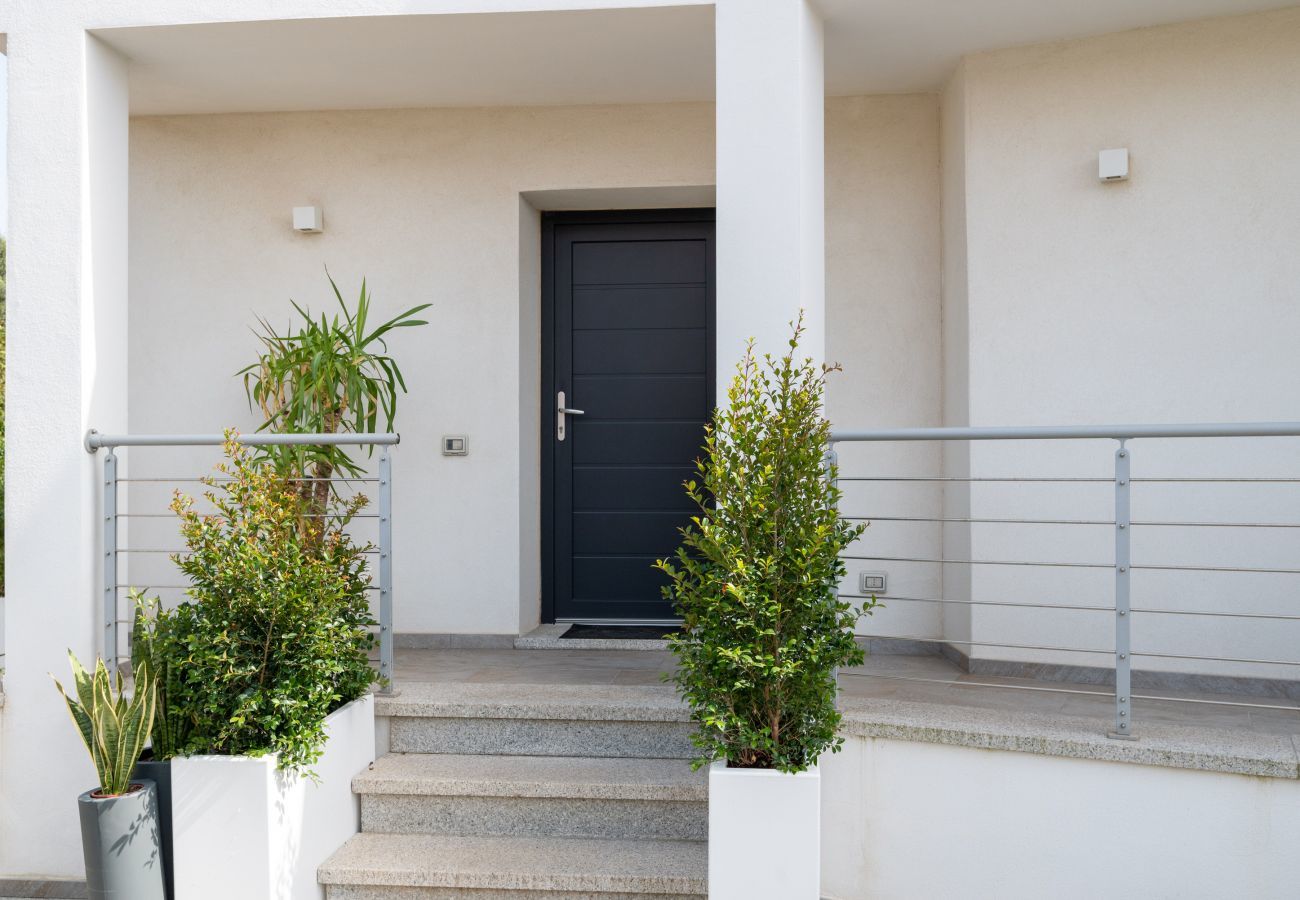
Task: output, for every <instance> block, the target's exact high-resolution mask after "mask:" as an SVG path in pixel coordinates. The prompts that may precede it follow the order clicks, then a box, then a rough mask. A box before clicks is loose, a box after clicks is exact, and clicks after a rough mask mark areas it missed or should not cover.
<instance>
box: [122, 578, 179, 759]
mask: <svg viewBox="0 0 1300 900" xmlns="http://www.w3.org/2000/svg"><path fill="white" fill-rule="evenodd" d="M131 602H132V605H133V607H134V608H135V623H134V625H133V626H132V628H131V659H132V660H133V662H134V664H135V666H136V668H137V669H138V668H140V667H141V666H147V667H148V670H149V672H150V673H151V674H152V675H153V682H154V693H155V694H156V696H157V701H156V709H155V712H154V720H153V731H152V737H153V757H154V759H158V760H164V759H171V758H172V757H173V756H175V755H176V754H177V753H178V752H180V749H181V748H182V747H184V746H185V743H186V740H187V739H188V737H189V733H190V728H191V724H192V720H191V719H190V718H189V717H188V716H186V714H185V710H184V709H183V708H182V704H181V703H178V702H177V701H178V699H179V698H180V697H181V695H182V688H183V683H182V677H181V676H182V672H181V666H182V660H183V659H184V657H185V655H186V653H187V648H186V647H185V646H184V645H183V642H182V637H183V635H182V634H181V633H180V631H179V629H178V628H177V627H176V625H175V624H174V623H175V621H176V616H175V615H174V614H173V613H172V612H171V611H170V610H167V609H164V608H163V606H162V603H161V602H160V601H159V600H158V598H156V597H155V598H153V599H148V598H146V597H145V596H144V594H143V593H142V592H140V591H136V590H132V591H131Z"/></svg>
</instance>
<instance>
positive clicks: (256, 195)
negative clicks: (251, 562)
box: [130, 95, 939, 634]
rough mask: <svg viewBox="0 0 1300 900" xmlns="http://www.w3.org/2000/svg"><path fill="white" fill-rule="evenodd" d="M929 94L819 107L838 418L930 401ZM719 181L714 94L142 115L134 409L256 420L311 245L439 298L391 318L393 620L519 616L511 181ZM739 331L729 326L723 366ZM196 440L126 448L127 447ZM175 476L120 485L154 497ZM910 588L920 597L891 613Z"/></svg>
mask: <svg viewBox="0 0 1300 900" xmlns="http://www.w3.org/2000/svg"><path fill="white" fill-rule="evenodd" d="M937 116H938V105H937V101H936V99H935V98H934V97H933V96H928V95H908V96H898V97H880V98H845V99H836V100H832V101H830V104H829V107H828V112H827V126H828V127H827V146H828V161H827V166H828V178H829V186H830V187H829V190H828V208H827V234H828V250H827V265H828V273H827V280H828V300H827V306H828V315H829V316H830V317H831V319H832V321H833V322H834V326H835V327H834V328H833V329H832V334H833V338H832V339H831V340H830V341H829V342H828V351H829V353H830V355H831V356H832V357H833V358H835V359H837V360H839V361H840V362H842V363H843V364H844V365H845V369H846V371H845V373H844V374H843V375H840V376H836V378H835V379H834V380H833V382H832V387H831V393H830V398H829V407H830V412H831V415H832V417H833V418H836V419H837V420H839V419H842V420H843V421H845V422H846V423H859V424H862V423H873V424H882V425H883V424H886V423H891V422H900V421H902V422H908V423H915V424H934V423H936V422H937V421H938V403H939V375H938V372H939V368H938V346H939V342H938V328H939V313H938V302H939V298H938V240H939V238H938V182H937V179H938V147H937V128H938V120H937ZM712 182H713V107H712V105H711V104H667V105H650V106H626V107H601V108H582V107H566V108H536V109H469V110H393V111H358V112H330V113H289V114H263V115H244V116H192V117H166V118H137V119H134V120H133V121H132V128H131V185H132V187H131V222H132V224H131V241H130V262H131V265H130V270H131V319H130V325H131V337H130V359H131V405H130V407H131V408H130V413H131V421H130V427H131V430H132V431H137V432H150V431H173V432H175V431H211V430H213V429H219V428H221V427H222V426H224V425H226V424H236V425H239V426H242V427H244V428H249V427H252V426H253V425H254V424H255V420H254V419H253V418H252V417H251V416H250V415H249V413H248V411H247V407H246V404H245V401H244V395H243V388H242V386H241V385H240V384H239V382H238V381H237V380H236V379H235V378H234V377H233V373H234V372H235V371H236V370H238V369H239V368H240V367H241V366H242V365H243V364H245V362H246V361H247V360H249V358H250V356H251V354H253V353H254V352H255V351H256V343H255V340H254V338H253V336H252V335H251V334H250V332H249V326H250V325H251V324H252V323H253V322H254V317H255V316H257V315H266V316H271V317H272V320H273V321H274V322H276V323H277V324H278V325H280V326H284V325H286V324H287V323H288V321H289V316H288V309H289V307H288V298H289V297H293V298H294V299H296V300H298V301H299V302H306V303H308V304H310V305H311V306H312V308H313V309H318V310H320V309H327V308H328V305H327V304H328V302H332V301H330V298H329V295H328V285H327V284H326V282H325V278H324V272H323V269H322V267H323V266H324V265H326V264H328V265H329V266H330V271H331V272H332V273H333V274H334V276H335V277H336V279H337V280H338V281H339V283H340V286H341V288H342V289H343V290H344V292H345V294H353V295H354V294H355V291H356V289H357V287H358V285H359V283H360V278H361V277H362V276H363V275H365V276H366V277H367V278H368V279H369V287H370V288H371V290H372V291H373V292H374V294H375V302H376V305H377V313H376V314H380V313H392V312H395V311H397V310H399V309H402V308H405V307H406V306H408V305H412V304H415V303H420V302H425V301H432V302H433V303H434V308H433V309H432V310H430V311H429V314H428V315H429V318H430V319H431V323H432V324H431V325H430V326H429V327H426V328H423V329H419V330H412V331H406V332H403V333H400V334H398V335H397V336H396V337H395V338H394V340H393V343H392V348H393V352H394V354H395V355H396V356H397V358H398V359H399V360H400V361H401V363H402V366H403V370H404V372H405V375H406V378H407V383H408V385H409V386H410V388H411V393H410V394H409V395H407V396H405V397H403V398H402V405H401V408H400V412H399V429H400V430H401V432H402V435H403V440H402V444H401V446H400V447H398V448H397V450H396V451H395V453H394V473H395V475H394V483H395V497H394V503H395V510H394V536H395V541H396V547H395V556H394V574H395V579H396V585H395V599H396V613H395V620H396V627H397V629H398V631H399V632H435V633H444V632H471V633H495V634H514V633H517V632H518V631H519V630H521V629H525V630H526V629H527V628H529V627H531V626H532V625H533V624H535V623H536V621H537V615H538V603H537V589H538V588H537V569H536V566H537V562H536V560H537V549H536V547H537V544H536V541H537V537H536V535H537V523H536V519H537V496H536V491H537V483H538V475H537V464H538V463H537V457H536V446H537V438H536V435H537V425H536V423H537V415H538V412H537V410H536V409H535V408H534V407H535V406H536V403H537V382H536V379H537V366H538V358H537V351H536V348H537V342H538V337H537V334H538V332H537V328H538V319H537V316H536V303H537V278H538V274H537V273H538V268H537V266H538V261H537V254H538V250H537V246H538V245H537V231H536V228H537V224H536V209H535V208H534V206H533V205H532V204H530V203H528V202H527V200H523V199H521V194H527V195H528V197H529V198H534V199H536V202H537V203H539V204H543V205H544V204H545V201H546V199H547V198H552V199H553V198H555V197H557V196H561V195H558V194H546V193H538V192H556V191H568V193H566V194H564V195H562V196H563V197H564V198H565V199H566V200H572V199H573V198H575V197H580V196H581V193H580V190H581V189H588V188H589V189H596V188H655V187H656V186H658V187H678V186H693V185H710V184H712ZM575 189H576V190H575ZM691 195H692V196H693V195H705V196H707V192H700V191H694V192H691ZM634 196H637V197H640V198H642V200H641V202H645V198H648V197H655V196H660V197H663V198H664V199H665V200H666V201H673V202H676V199H677V198H679V197H680V196H683V195H682V194H680V193H675V192H670V191H664V192H660V193H659V194H655V193H654V192H653V191H652V192H650V193H644V192H642V193H640V194H638V195H634ZM538 198H540V199H538ZM613 199H618V198H617V197H615V198H613ZM309 203H314V204H319V205H321V206H322V207H323V209H324V215H325V231H324V233H323V234H319V235H299V234H296V233H294V232H293V231H292V230H291V229H290V228H289V225H288V216H289V210H290V208H291V207H292V206H294V205H302V204H309ZM740 349H741V347H740V346H739V342H737V346H736V347H733V348H721V350H720V360H721V361H722V362H720V368H722V367H723V366H725V365H727V364H728V363H726V362H725V360H726V358H727V355H728V354H729V353H730V354H732V355H738V354H739V352H740ZM442 434H466V435H468V437H469V448H470V453H469V456H468V457H465V458H447V457H442V456H441V455H439V453H438V439H439V437H440V436H441V435H442ZM211 458H212V456H211V454H210V453H207V452H197V451H159V452H157V453H153V452H151V453H149V454H145V453H142V452H139V451H137V452H136V453H135V455H134V456H133V458H132V466H133V469H132V472H133V474H135V475H144V474H148V473H149V472H150V471H152V472H165V473H175V472H181V471H185V470H187V469H194V470H198V469H200V468H203V467H205V466H206V465H207V461H208V460H210V459H211ZM889 462H890V464H893V463H894V462H898V463H899V464H906V465H912V466H918V467H919V466H921V465H922V464H923V461H914V460H912V458H911V457H910V456H904V457H902V458H899V457H897V456H895V457H893V458H891V459H889ZM167 491H168V489H167V488H165V487H161V486H157V487H150V486H138V487H136V488H134V489H133V491H132V499H133V502H134V503H135V504H136V508H137V509H138V510H140V511H145V510H146V509H158V508H161V507H162V505H163V504H164V503H165V500H166V494H167ZM936 498H937V495H930V501H931V502H937V499H936ZM899 499H900V501H905V500H907V499H908V498H907V497H902V498H899ZM170 527H171V526H170V524H169V523H167V522H166V521H165V520H163V521H155V522H148V521H144V520H134V521H133V524H132V529H133V530H132V539H131V540H132V543H133V544H134V545H135V546H139V547H145V546H150V547H155V546H156V547H162V546H174V545H175V539H174V538H172V537H170V535H169V533H168V529H170ZM898 539H899V540H901V541H904V542H905V543H906V544H907V546H909V547H911V548H912V549H916V545H917V541H918V540H919V541H924V540H926V539H927V538H926V537H925V536H924V533H922V536H921V537H919V538H918V537H917V536H916V535H915V534H912V535H910V536H909V535H903V536H901V537H899V538H898ZM934 549H935V548H934V547H933V546H931V547H930V548H929V550H928V551H927V552H932V551H933V550H934ZM132 565H133V569H132V574H131V579H132V581H134V582H137V583H140V584H159V583H168V582H172V583H174V582H175V576H174V575H171V574H170V571H169V568H168V564H167V563H166V562H165V561H164V560H163V559H162V558H160V557H152V558H145V557H141V558H139V559H133V561H132ZM916 589H917V590H926V589H930V588H927V587H924V586H918V587H917V588H916ZM918 613H920V614H921V615H927V614H930V613H931V611H927V610H919V611H918V610H904V609H901V608H900V609H899V610H897V611H895V610H890V611H888V612H887V613H882V614H881V616H882V619H883V620H884V624H886V625H888V624H889V623H888V617H889V616H895V615H912V616H915V615H917V614H918ZM870 627H876V628H878V627H881V622H880V621H877V622H875V623H871V624H870ZM898 627H899V629H900V631H899V633H903V632H902V631H901V629H902V628H927V629H928V628H930V627H931V622H929V621H926V622H922V623H912V622H904V623H902V624H900V625H899V626H898ZM927 633H928V632H927Z"/></svg>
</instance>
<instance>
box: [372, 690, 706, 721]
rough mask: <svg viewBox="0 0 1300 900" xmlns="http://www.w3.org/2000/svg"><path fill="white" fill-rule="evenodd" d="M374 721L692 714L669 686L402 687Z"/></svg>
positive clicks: (382, 703) (381, 702) (381, 704)
mask: <svg viewBox="0 0 1300 900" xmlns="http://www.w3.org/2000/svg"><path fill="white" fill-rule="evenodd" d="M375 715H377V716H397V717H415V718H444V719H526V720H527V719H536V720H554V721H585V722H646V723H665V722H666V723H676V722H689V721H690V720H691V716H690V710H689V709H688V708H687V707H686V705H685V704H684V703H682V702H681V700H680V699H679V698H678V696H677V691H676V689H675V688H672V687H670V686H667V685H663V686H661V685H572V684H563V685H557V684H486V683H483V684H480V683H472V684H466V683H433V682H403V683H401V684H399V685H398V686H397V689H396V691H395V692H394V693H393V694H389V695H377V696H376V698H375Z"/></svg>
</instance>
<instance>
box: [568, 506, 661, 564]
mask: <svg viewBox="0 0 1300 900" xmlns="http://www.w3.org/2000/svg"><path fill="white" fill-rule="evenodd" d="M685 519H686V517H685V516H683V515H682V514H681V513H680V512H677V511H672V512H643V513H640V514H639V515H636V516H621V515H619V514H618V513H609V512H575V513H574V514H573V553H574V555H575V556H583V555H588V554H608V553H613V554H623V555H639V554H654V555H659V556H665V555H667V554H669V553H672V552H673V551H674V550H675V549H677V545H678V544H680V543H681V533H680V531H679V529H680V528H681V527H682V526H683V525H685V524H686V521H685Z"/></svg>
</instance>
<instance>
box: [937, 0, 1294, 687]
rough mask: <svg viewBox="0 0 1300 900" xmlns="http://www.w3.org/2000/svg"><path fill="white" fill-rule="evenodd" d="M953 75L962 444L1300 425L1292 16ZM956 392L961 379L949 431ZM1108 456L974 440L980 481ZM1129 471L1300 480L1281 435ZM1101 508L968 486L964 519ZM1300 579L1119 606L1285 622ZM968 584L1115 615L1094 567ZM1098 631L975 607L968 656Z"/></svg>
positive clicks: (1185, 629) (988, 554)
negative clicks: (962, 249) (1106, 427)
mask: <svg viewBox="0 0 1300 900" xmlns="http://www.w3.org/2000/svg"><path fill="white" fill-rule="evenodd" d="M962 78H963V83H962V84H960V85H957V86H956V87H955V88H953V89H950V90H949V92H948V93H947V94H946V95H945V98H946V100H947V102H948V104H949V107H950V109H949V115H948V116H946V118H945V121H947V120H948V119H949V118H951V119H957V118H958V114H957V112H956V108H957V106H958V105H963V106H964V112H963V113H961V118H963V119H964V123H965V125H964V127H965V134H964V137H963V140H964V152H965V165H964V177H965V184H964V196H956V195H955V194H954V192H960V191H961V190H962V188H961V186H960V185H958V184H956V183H955V181H949V182H947V183H946V186H947V187H948V188H949V191H948V193H947V195H946V196H947V197H953V198H954V199H956V200H958V201H960V202H962V203H964V208H965V216H966V226H967V227H966V249H967V251H968V258H967V261H966V265H967V267H968V275H969V279H968V285H967V288H968V290H967V297H966V304H965V306H964V307H963V305H962V303H961V297H960V293H959V292H958V289H954V290H953V291H952V292H951V293H949V294H948V299H949V300H952V301H955V302H954V303H953V304H952V305H950V307H949V308H950V311H952V312H953V313H956V314H958V315H960V314H965V315H966V316H967V317H968V320H969V356H970V360H969V386H968V397H969V410H970V421H971V423H972V424H980V425H1002V424H1074V423H1101V422H1215V421H1258V420H1278V419H1296V418H1300V415H1298V414H1297V406H1296V396H1297V392H1298V389H1300V358H1298V357H1297V356H1296V353H1295V350H1294V341H1293V339H1292V336H1293V335H1294V334H1295V333H1296V331H1297V328H1298V327H1300V302H1297V301H1300V256H1297V254H1296V253H1295V248H1296V246H1297V241H1298V239H1300V168H1298V167H1297V166H1296V164H1295V161H1296V159H1297V158H1300V90H1297V89H1296V85H1297V84H1300V10H1296V9H1291V10H1285V11H1282V12H1278V13H1271V14H1263V15H1257V16H1249V17H1241V18H1233V19H1222V20H1214V21H1208V22H1200V23H1192V24H1186V25H1177V26H1170V27H1165V28H1154V29H1146V30H1141V31H1133V32H1127V33H1123V34H1117V35H1111V36H1107V37H1102V38H1096V39H1092V40H1085V41H1077V42H1069V43H1061V44H1050V45H1042V46H1037V47H1031V48H1026V49H1018V50H1009V51H1003V52H997V53H991V54H986V55H979V56H974V57H970V58H968V59H967V60H966V62H965V66H964V70H963V73H962ZM1107 147H1127V148H1129V149H1130V152H1131V159H1132V177H1131V179H1130V180H1129V181H1127V182H1121V183H1113V184H1103V183H1099V182H1098V180H1097V172H1096V166H1097V162H1096V160H1097V152H1098V151H1099V150H1101V149H1103V148H1107ZM955 246H956V242H955V239H954V236H953V235H948V239H947V241H946V243H945V247H946V248H953V247H955ZM949 262H954V263H955V260H951V259H950V260H949ZM949 361H950V362H951V361H952V354H951V353H950V354H949ZM961 394H962V391H961V386H960V384H959V383H958V382H957V380H956V379H955V377H953V376H952V374H951V373H950V389H949V395H948V400H949V409H950V410H951V411H955V410H956V409H957V408H958V405H959V404H960V402H961ZM1114 449H1115V445H1114V443H1113V442H1092V443H1089V444H1087V445H1073V446H1067V445H1059V444H1058V445H1042V444H1040V445H1036V446H1032V445H1031V446H1027V445H1025V444H1020V445H1014V446H1010V447H1007V446H998V445H994V444H992V443H983V444H980V445H978V446H976V447H975V448H974V449H973V450H972V473H973V474H976V475H1005V474H1038V475H1060V474H1067V475H1103V476H1108V475H1110V474H1111V473H1112V472H1113V468H1112V467H1113V459H1112V457H1113V453H1114ZM1131 450H1132V454H1133V456H1132V458H1133V473H1134V476H1135V477H1141V476H1143V475H1147V476H1151V475H1175V476H1177V475H1182V476H1191V475H1246V476H1250V475H1256V476H1262V475H1291V476H1294V475H1296V474H1298V473H1300V441H1297V440H1293V439H1265V440H1255V441H1220V442H1217V443H1216V442H1212V441H1195V442H1183V443H1177V442H1171V441H1163V442H1161V441H1139V442H1136V443H1135V444H1133V445H1132V446H1131ZM1296 490H1297V488H1296V487H1294V486H1281V487H1268V486H1262V487H1261V486H1241V485H1236V486H1222V485H1220V486H1216V487H1205V488H1195V487H1192V488H1188V487H1186V486H1158V485H1142V484H1137V485H1135V488H1134V501H1133V503H1134V506H1133V517H1134V519H1200V520H1210V521H1215V520H1218V521H1247V522H1270V521H1283V522H1285V521H1291V522H1294V521H1297V520H1298V519H1300V517H1297V515H1296V510H1297V508H1300V507H1298V506H1297V496H1296ZM1112 493H1113V492H1112V490H1111V489H1110V488H1109V487H1108V486H1106V485H1093V486H1078V487H1074V488H1071V487H1050V486H1007V485H976V486H975V488H974V490H973V504H974V505H973V511H974V514H975V515H983V516H1018V515H1019V516H1025V515H1030V516H1033V515H1038V516H1043V515H1047V516H1051V517H1061V518H1107V517H1109V515H1110V512H1111V502H1112ZM973 541H974V546H973V547H972V550H971V553H972V555H973V556H974V557H975V558H984V559H1045V560H1052V559H1056V560H1069V561H1084V562H1087V561H1093V562H1095V561H1101V562H1108V561H1109V560H1110V558H1111V552H1112V549H1111V548H1112V545H1113V532H1112V530H1111V529H1110V528H1108V527H1084V526H1077V527H1070V526H1062V527H1058V528H1055V529H1044V528H1031V527H1027V526H977V527H976V529H975V533H974V536H973ZM1144 562H1145V563H1159V564H1191V565H1198V564H1199V565H1220V566H1234V565H1235V566H1243V565H1244V566H1272V567H1284V568H1285V567H1290V568H1297V567H1300V553H1297V551H1296V549H1295V543H1294V540H1293V536H1292V535H1291V533H1290V532H1287V531H1282V530H1265V529H1239V530H1236V531H1224V530H1218V529H1187V528H1182V529H1169V528H1160V529H1156V528H1145V529H1143V528H1137V529H1135V534H1134V563H1135V565H1141V564H1142V563H1144ZM1296 577H1297V576H1292V575H1233V574H1227V573H1224V574H1218V573H1215V574H1204V573H1201V574H1198V573H1157V572H1143V571H1136V572H1135V574H1134V583H1133V591H1134V600H1133V602H1134V605H1135V606H1148V607H1150V606H1165V607H1177V608H1217V609H1225V608H1227V607H1229V606H1231V607H1233V608H1238V609H1242V610H1251V611H1257V612H1263V611H1273V612H1290V613H1294V612H1295V608H1294V603H1293V600H1294V586H1295V579H1296ZM972 578H973V579H974V585H975V590H976V593H977V594H978V595H980V596H982V597H985V598H997V599H1011V600H1017V601H1028V600H1038V601H1041V600H1044V599H1049V600H1050V599H1053V598H1055V599H1057V600H1058V602H1075V603H1078V602H1088V603H1100V604H1103V605H1104V604H1105V603H1108V602H1109V601H1110V598H1111V595H1112V580H1113V579H1112V576H1111V575H1110V573H1109V572H1108V571H1106V570H1092V571H1068V570H1034V569H1008V568H1001V567H989V566H986V567H978V568H977V569H976V571H975V572H974V573H973V575H972ZM1296 625H1297V623H1294V622H1284V623H1277V622H1269V621H1264V620H1261V621H1257V622H1250V623H1240V622H1238V623H1228V622H1225V621H1224V620H1212V619H1205V618H1191V617H1173V616H1151V615H1138V616H1136V617H1135V620H1134V625H1133V627H1134V647H1135V648H1141V649H1147V650H1160V651H1168V652H1180V653H1192V654H1204V655H1216V656H1219V655H1221V656H1243V657H1251V658H1259V659H1270V658H1272V659H1288V658H1290V659H1295V658H1296V657H1295V650H1294V648H1295V646H1296V641H1297V638H1300V631H1297V630H1296ZM1112 628H1113V624H1112V622H1111V620H1110V617H1109V616H1107V615H1105V614H1100V613H1088V612H1079V613H1051V612H1048V613H1038V614H1037V615H1036V616H1033V615H1030V614H1027V613H1023V612H1021V611H1017V610H1005V609H988V608H981V609H978V610H977V611H976V621H975V631H976V638H975V639H976V640H994V641H997V640H1007V641H1011V642H1014V643H1046V644H1052V643H1055V642H1057V641H1058V640H1068V641H1069V642H1070V645H1071V646H1095V647H1099V648H1104V647H1108V646H1109V645H1110V633H1111V630H1112ZM1156 628H1158V629H1159V630H1160V631H1159V634H1158V635H1156V634H1154V629H1156ZM975 652H976V655H985V656H1003V657H1007V656H1013V655H1015V654H1014V653H1012V652H1011V651H1001V650H996V651H995V650H989V649H980V648H976V651H975ZM1022 655H1023V656H1026V657H1033V656H1034V654H1032V653H1025V654H1022ZM1074 659H1075V661H1095V662H1103V661H1104V658H1102V657H1093V658H1084V659H1083V660H1079V659H1078V658H1074ZM1138 664H1139V665H1141V666H1145V667H1151V668H1163V667H1167V666H1175V665H1178V664H1177V663H1173V662H1168V661H1157V660H1148V659H1139V660H1138ZM1191 666H1192V667H1199V664H1191ZM1221 671H1224V672H1243V671H1245V670H1244V669H1243V668H1242V667H1241V666H1237V667H1236V668H1234V667H1233V666H1225V667H1222V668H1221ZM1257 671H1259V670H1257ZM1271 674H1274V675H1278V676H1280V677H1294V676H1295V671H1294V669H1290V668H1283V667H1274V669H1273V670H1272V671H1271Z"/></svg>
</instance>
